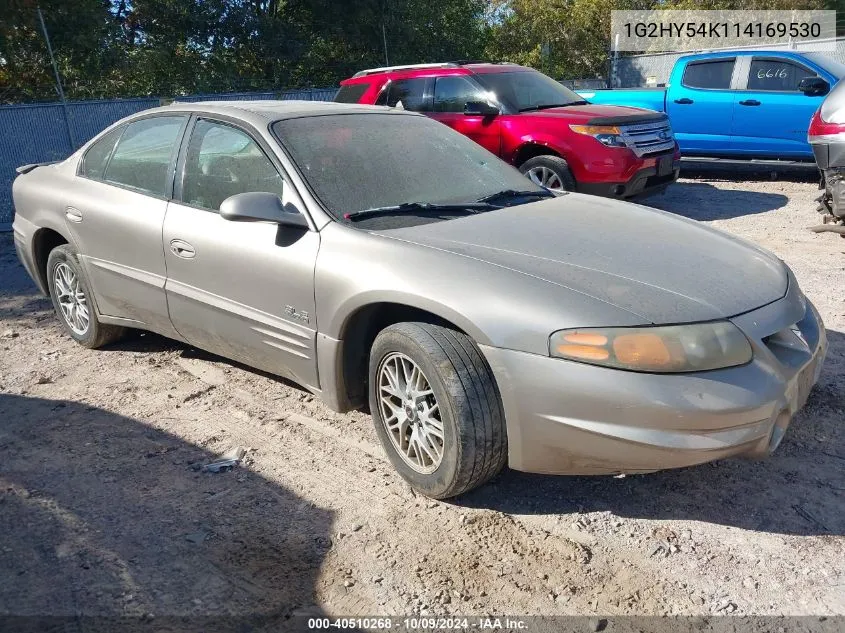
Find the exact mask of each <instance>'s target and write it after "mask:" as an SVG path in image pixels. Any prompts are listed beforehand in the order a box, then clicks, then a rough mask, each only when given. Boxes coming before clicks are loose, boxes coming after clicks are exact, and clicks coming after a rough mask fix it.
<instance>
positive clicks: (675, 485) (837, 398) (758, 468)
mask: <svg viewBox="0 0 845 633" xmlns="http://www.w3.org/2000/svg"><path fill="white" fill-rule="evenodd" d="M828 338H829V340H830V351H829V353H828V360H827V362H826V364H825V370H824V372H823V374H822V377H821V379H820V381H819V384H818V385H817V386H816V388H815V390H814V391H813V394H812V395H811V397H810V400H809V402H808V404H807V406H806V407H805V409H804V410H802V411H801V412H800V413H799V414H798V416H797V417H796V418H795V420H794V421H793V423H792V425H791V427H790V429H789V432H788V433H787V435H786V438H785V439H784V441H783V443H782V444H781V446H780V448H779V449H778V450H777V451H776V452H775V453H774V454H773V455H772V456H771V457H770V458H769V459H767V460H764V461H746V460H741V459H734V460H724V461H721V462H716V463H713V464H705V465H702V466H696V467H693V468H685V469H680V470H668V471H663V472H658V473H653V474H649V475H628V476H626V477H624V478H614V477H553V476H544V475H530V474H526V473H519V472H516V471H506V472H505V473H503V474H502V475H501V476H500V477H499V478H498V479H497V480H496V481H495V482H494V483H493V484H491V485H489V486H487V487H484V488H481V489H479V490H476V491H474V492H471V493H469V494H467V495H465V496H463V497H461V498H460V499H459V500H457V503H458V504H459V505H465V506H468V507H483V508H491V509H495V510H499V511H501V512H508V513H513V514H567V513H570V512H574V511H578V512H597V511H605V510H607V511H610V512H612V513H613V514H616V515H619V516H624V517H630V518H639V519H683V520H694V521H702V522H706V523H717V524H721V525H729V526H734V527H739V528H743V529H747V530H756V531H761V532H771V533H780V534H796V535H845V512H843V510H842V509H843V507H845V395H843V394H845V384H843V383H842V380H841V379H840V378H839V376H841V375H843V372H845V368H843V364H845V335H843V334H841V333H839V332H835V331H831V330H828Z"/></svg>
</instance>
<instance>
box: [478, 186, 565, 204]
mask: <svg viewBox="0 0 845 633" xmlns="http://www.w3.org/2000/svg"><path fill="white" fill-rule="evenodd" d="M554 196H555V194H553V193H552V192H551V191H549V190H548V189H541V190H540V191H533V190H532V191H519V190H517V189H503V190H502V191H497V192H496V193H491V194H490V195H489V196H484V197H483V198H479V199H478V201H479V202H493V201H494V200H499V199H500V198H554Z"/></svg>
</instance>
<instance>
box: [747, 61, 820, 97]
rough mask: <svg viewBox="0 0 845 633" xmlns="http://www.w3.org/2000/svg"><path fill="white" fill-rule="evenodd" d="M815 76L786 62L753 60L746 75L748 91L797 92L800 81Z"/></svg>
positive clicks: (798, 66)
mask: <svg viewBox="0 0 845 633" xmlns="http://www.w3.org/2000/svg"><path fill="white" fill-rule="evenodd" d="M817 76H818V75H816V73H814V72H813V71H811V70H807V69H806V68H804V67H803V66H800V65H798V64H794V63H792V62H789V61H786V60H780V59H758V58H754V59H753V60H752V61H751V71H750V72H749V73H748V90H761V91H764V90H772V91H779V92H798V84H799V83H800V82H801V80H802V79H804V78H805V77H817Z"/></svg>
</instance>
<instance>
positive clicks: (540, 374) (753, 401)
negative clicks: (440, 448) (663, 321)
mask: <svg viewBox="0 0 845 633" xmlns="http://www.w3.org/2000/svg"><path fill="white" fill-rule="evenodd" d="M791 281H792V282H793V283H791V291H790V292H789V293H787V296H786V297H784V298H783V299H781V300H779V301H776V302H775V303H772V304H769V305H768V306H764V307H763V308H760V309H758V310H754V311H753V312H750V313H747V314H744V315H741V316H739V317H736V318H734V319H732V321H733V322H734V323H735V324H736V325H737V326H739V327H740V329H742V330H743V332H745V334H746V335H747V336H748V338H749V340H750V341H751V344H752V347H753V349H754V359H753V360H752V361H751V362H750V363H749V364H747V365H743V366H741V367H733V368H729V369H722V370H715V371H709V372H701V373H691V374H674V375H666V374H663V375H660V374H643V373H636V372H626V371H619V370H614V369H607V368H603V367H596V366H592V365H585V364H581V363H575V362H570V361H565V360H561V359H555V358H551V357H545V356H538V355H535V354H526V353H523V352H516V351H512V350H504V349H500V348H492V347H483V348H482V350H483V352H484V354H485V356H486V357H487V359H488V362H489V363H490V365H491V367H492V368H493V372H494V374H495V375H496V379H497V382H498V385H499V388H500V391H501V393H502V400H503V404H504V409H505V415H506V418H507V429H508V446H509V448H508V451H509V453H508V458H509V459H508V461H509V465H510V467H511V468H514V469H516V470H523V471H528V472H537V473H550V474H569V475H576V474H582V475H583V474H614V473H642V472H652V471H656V470H662V469H665V468H679V467H683V466H691V465H694V464H700V463H703V462H708V461H712V460H716V459H721V458H724V457H729V456H733V455H744V456H748V457H765V456H767V455H768V454H769V453H771V452H772V451H773V450H774V449H775V448H777V445H778V444H779V443H780V440H781V439H782V438H783V435H784V433H785V431H786V429H787V427H788V426H789V424H790V422H791V420H792V418H793V416H794V415H795V414H796V412H797V411H798V410H799V409H800V408H801V407H803V406H804V403H805V402H806V400H807V396H808V394H809V392H810V389H811V388H812V386H813V385H814V384H815V383H816V381H817V380H818V377H819V374H820V373H821V368H822V364H823V362H824V356H825V353H826V350H827V339H826V336H825V331H824V325H823V324H822V321H821V318H820V317H819V315H818V312H817V311H816V309H815V308H814V307H813V306H812V305H811V304H810V303H809V302H808V301H807V302H805V300H804V299H803V297H801V296H800V291H799V290H798V288H797V285H795V284H794V279H791ZM796 332H798V333H796Z"/></svg>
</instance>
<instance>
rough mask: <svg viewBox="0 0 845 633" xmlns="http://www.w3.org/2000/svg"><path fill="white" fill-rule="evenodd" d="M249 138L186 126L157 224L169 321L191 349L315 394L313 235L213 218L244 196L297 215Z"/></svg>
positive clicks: (205, 123) (206, 123)
mask: <svg viewBox="0 0 845 633" xmlns="http://www.w3.org/2000/svg"><path fill="white" fill-rule="evenodd" d="M258 138H259V136H258V135H257V134H255V133H254V131H252V130H250V129H248V128H245V127H241V126H240V125H239V124H237V123H236V122H233V121H228V120H219V119H216V118H206V117H203V116H200V117H197V118H196V119H195V121H194V123H193V124H192V129H191V131H190V133H189V136H188V137H187V138H186V141H185V142H184V143H183V148H182V151H181V153H180V157H179V163H178V166H177V184H176V190H175V192H174V200H173V201H172V202H171V203H170V204H169V205H168V208H167V215H166V217H165V220H164V232H163V235H164V247H165V259H166V262H167V283H166V285H165V289H166V291H167V303H168V307H169V309H170V318H171V320H172V321H173V325H174V327H175V328H176V329H177V330H178V331H179V333H180V334H181V335H182V336H183V337H184V338H185V340H187V341H188V342H190V343H192V344H194V345H196V346H197V347H200V348H202V349H205V350H208V351H210V352H214V353H217V354H220V355H222V356H226V357H228V358H232V359H234V360H238V361H241V362H243V363H246V364H248V365H250V366H253V367H257V368H259V369H262V370H265V371H268V372H271V373H273V374H277V375H280V376H284V377H287V378H291V379H293V380H295V381H296V382H298V383H300V384H303V385H306V386H313V387H315V388H316V387H318V386H319V382H318V379H317V364H316V352H315V345H316V331H317V323H316V319H315V314H316V311H315V309H314V308H315V305H314V266H315V262H316V258H317V250H318V248H319V244H320V235H319V233H318V232H316V231H311V230H308V229H300V228H295V227H282V226H278V225H276V224H273V223H269V222H232V221H228V220H225V219H224V218H223V217H221V216H220V214H219V212H218V210H219V208H220V204H221V203H222V202H223V201H224V200H225V199H226V198H228V197H230V196H232V195H235V194H238V193H244V192H251V191H264V192H271V193H275V194H277V195H278V196H279V197H280V198H281V199H282V202H283V204H284V205H286V206H287V205H293V206H294V207H296V208H297V209H299V210H300V211H303V210H304V206H303V204H302V201H301V199H300V198H299V196H298V195H297V193H296V191H295V190H294V189H293V187H292V186H291V185H290V183H289V181H287V180H286V179H285V177H284V175H283V173H282V171H281V166H280V164H279V163H278V161H277V160H275V159H273V158H271V157H272V156H273V154H272V150H271V149H270V148H269V147H268V146H267V145H266V144H265V143H264V142H263V141H260V140H257V139H258Z"/></svg>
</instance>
